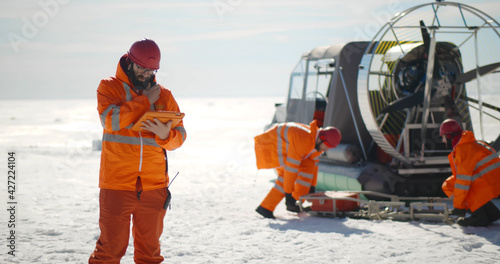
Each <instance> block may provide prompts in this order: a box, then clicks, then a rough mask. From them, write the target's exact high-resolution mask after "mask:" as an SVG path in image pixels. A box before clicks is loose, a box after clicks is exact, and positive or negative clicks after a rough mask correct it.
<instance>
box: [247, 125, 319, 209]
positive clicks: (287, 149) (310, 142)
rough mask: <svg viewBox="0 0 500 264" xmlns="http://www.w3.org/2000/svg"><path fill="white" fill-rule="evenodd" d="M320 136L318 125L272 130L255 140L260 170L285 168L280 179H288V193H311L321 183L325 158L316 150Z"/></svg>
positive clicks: (274, 127) (285, 189)
mask: <svg viewBox="0 0 500 264" xmlns="http://www.w3.org/2000/svg"><path fill="white" fill-rule="evenodd" d="M317 133H318V127H317V126H316V121H313V122H311V124H310V125H309V126H308V125H304V124H299V123H282V124H277V125H275V126H273V127H271V128H270V129H268V130H267V131H266V132H264V133H262V134H260V135H258V136H256V137H255V138H254V140H255V155H256V161H257V169H273V168H283V175H279V176H282V177H284V180H283V181H284V192H285V193H292V192H293V191H294V190H295V189H296V187H295V186H297V187H299V188H302V186H303V187H304V188H303V189H304V190H308V189H309V187H310V186H311V184H312V185H316V181H317V174H318V162H319V159H318V156H319V155H320V154H321V152H318V151H316V149H315V145H316V137H317ZM278 180H281V179H278ZM294 185H295V186H294ZM300 185H302V186H300ZM300 192H301V193H302V191H300ZM295 196H296V195H294V197H295ZM295 198H296V199H297V198H298V197H295Z"/></svg>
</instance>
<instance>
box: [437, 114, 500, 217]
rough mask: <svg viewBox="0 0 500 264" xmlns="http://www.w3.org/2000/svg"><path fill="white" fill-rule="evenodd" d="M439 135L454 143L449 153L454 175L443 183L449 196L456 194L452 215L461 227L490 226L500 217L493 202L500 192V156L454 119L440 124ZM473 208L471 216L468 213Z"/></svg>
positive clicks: (449, 143)
mask: <svg viewBox="0 0 500 264" xmlns="http://www.w3.org/2000/svg"><path fill="white" fill-rule="evenodd" d="M439 134H440V135H441V136H442V137H443V142H444V143H446V144H447V145H451V147H452V148H453V151H452V152H451V153H450V155H448V159H449V161H450V166H451V170H452V172H453V175H451V176H450V177H449V178H448V179H446V181H445V182H444V183H443V191H444V192H445V193H446V195H447V196H448V197H450V196H452V195H453V207H454V209H453V211H452V214H454V215H457V216H459V217H460V218H459V220H458V221H457V223H458V224H459V225H461V226H488V225H489V224H491V223H492V222H494V221H496V220H498V219H500V210H498V208H497V207H496V206H495V205H494V204H493V203H492V202H491V200H492V199H494V198H497V197H498V196H499V195H500V158H499V157H498V154H497V152H496V151H495V150H494V149H493V148H492V147H490V146H489V145H488V144H486V143H484V142H481V141H478V140H476V138H475V137H474V133H472V131H467V130H462V127H461V126H460V124H459V123H458V122H457V121H456V120H454V119H446V120H444V121H443V123H441V127H440V129H439ZM467 210H470V212H471V216H470V217H468V218H464V217H465V216H466V211H467Z"/></svg>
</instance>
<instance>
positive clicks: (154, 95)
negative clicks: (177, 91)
mask: <svg viewBox="0 0 500 264" xmlns="http://www.w3.org/2000/svg"><path fill="white" fill-rule="evenodd" d="M160 92H161V88H160V86H159V85H158V84H157V85H155V86H153V87H149V88H148V89H146V90H144V92H142V94H143V95H145V96H147V97H148V100H149V104H154V103H155V102H156V100H158V98H160Z"/></svg>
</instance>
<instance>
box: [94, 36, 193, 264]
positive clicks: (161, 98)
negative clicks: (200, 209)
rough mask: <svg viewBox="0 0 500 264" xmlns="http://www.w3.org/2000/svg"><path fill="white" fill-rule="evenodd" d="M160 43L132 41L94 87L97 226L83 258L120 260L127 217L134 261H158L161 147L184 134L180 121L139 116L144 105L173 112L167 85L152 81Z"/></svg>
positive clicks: (163, 201)
mask: <svg viewBox="0 0 500 264" xmlns="http://www.w3.org/2000/svg"><path fill="white" fill-rule="evenodd" d="M159 68H160V49H159V47H158V45H157V44H156V43H155V42H154V41H153V40H150V39H142V40H140V41H137V42H135V43H134V44H133V45H132V46H131V47H130V50H129V51H128V52H127V54H125V55H123V56H122V57H121V59H120V61H119V63H118V67H117V70H116V76H114V77H110V78H106V79H103V80H102V81H101V83H100V84H99V87H98V89H97V104H98V106H97V110H98V112H99V117H100V119H101V124H102V127H103V140H102V153H101V168H100V172H99V188H100V189H101V190H100V194H99V207H100V211H99V227H100V229H101V234H100V236H99V239H98V240H97V243H96V247H95V250H94V252H93V253H92V254H91V256H90V259H89V263H120V259H121V258H122V257H123V255H124V254H125V251H126V249H127V246H128V241H129V233H130V221H131V217H132V223H133V227H132V236H133V237H134V248H135V251H134V261H135V263H161V262H162V261H163V257H162V256H161V254H160V235H161V234H162V232H163V219H164V217H165V213H166V207H167V206H168V203H169V200H170V192H169V190H168V188H167V187H168V183H169V178H168V173H167V154H166V151H170V150H174V149H176V148H179V147H180V146H181V145H182V144H183V143H184V141H185V140H186V130H185V129H184V126H183V123H182V121H181V122H179V123H178V124H177V125H175V127H172V121H169V122H167V123H162V122H160V121H159V120H158V119H155V120H148V121H146V122H143V124H142V128H143V129H144V131H142V132H137V131H133V130H131V128H132V126H133V125H134V123H135V122H137V120H139V118H140V117H141V116H142V115H143V114H144V113H146V112H147V111H155V110H166V111H175V112H179V106H178V105H177V102H176V101H175V99H174V97H173V96H172V93H171V92H170V90H168V89H166V88H165V87H163V86H162V85H159V84H156V82H155V73H156V71H157V70H158V69H159Z"/></svg>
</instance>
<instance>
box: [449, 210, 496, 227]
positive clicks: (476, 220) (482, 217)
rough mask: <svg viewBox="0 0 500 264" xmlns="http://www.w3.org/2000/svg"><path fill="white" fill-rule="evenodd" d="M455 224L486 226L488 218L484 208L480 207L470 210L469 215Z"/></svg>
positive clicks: (488, 222)
mask: <svg viewBox="0 0 500 264" xmlns="http://www.w3.org/2000/svg"><path fill="white" fill-rule="evenodd" d="M457 224H459V225H461V226H488V225H489V224H490V221H489V220H488V216H487V215H486V211H485V210H484V208H483V207H480V208H479V209H477V210H476V211H474V212H472V213H471V216H470V217H467V218H465V219H460V220H458V221H457Z"/></svg>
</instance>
